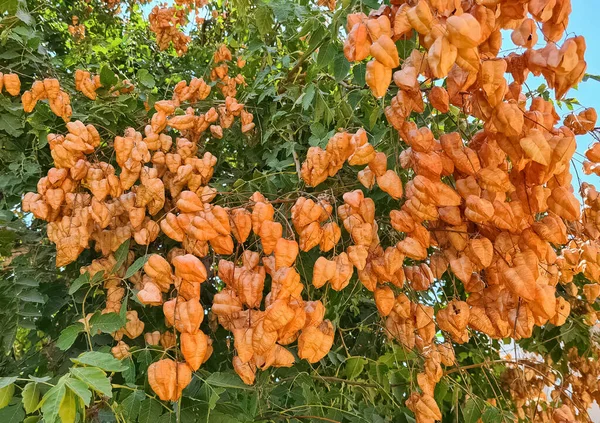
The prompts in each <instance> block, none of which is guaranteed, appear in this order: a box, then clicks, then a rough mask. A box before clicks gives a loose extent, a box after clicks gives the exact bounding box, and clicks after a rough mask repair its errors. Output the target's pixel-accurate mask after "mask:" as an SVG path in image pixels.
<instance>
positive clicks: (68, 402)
mask: <svg viewBox="0 0 600 423" xmlns="http://www.w3.org/2000/svg"><path fill="white" fill-rule="evenodd" d="M58 415H59V417H60V420H61V422H62V423H75V416H76V415H77V403H76V402H75V395H74V394H73V392H72V391H71V390H70V389H67V390H66V392H65V396H64V397H63V400H62V401H61V403H60V407H59V409H58Z"/></svg>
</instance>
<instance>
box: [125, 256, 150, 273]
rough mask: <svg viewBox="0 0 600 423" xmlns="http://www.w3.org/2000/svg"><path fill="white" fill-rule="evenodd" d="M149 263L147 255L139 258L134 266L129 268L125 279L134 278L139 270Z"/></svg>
mask: <svg viewBox="0 0 600 423" xmlns="http://www.w3.org/2000/svg"><path fill="white" fill-rule="evenodd" d="M147 261H148V255H147V254H146V255H144V256H142V257H140V258H138V259H137V260H136V261H134V262H133V264H132V265H131V266H129V268H128V269H127V271H126V272H125V276H124V278H125V279H129V278H130V277H132V276H133V275H134V274H135V273H136V272H137V271H138V270H140V269H141V268H142V267H143V266H144V264H146V262H147Z"/></svg>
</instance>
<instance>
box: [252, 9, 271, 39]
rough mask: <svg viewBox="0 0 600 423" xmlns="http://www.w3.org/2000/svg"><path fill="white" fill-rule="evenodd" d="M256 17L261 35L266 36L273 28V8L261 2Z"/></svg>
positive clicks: (255, 13)
mask: <svg viewBox="0 0 600 423" xmlns="http://www.w3.org/2000/svg"><path fill="white" fill-rule="evenodd" d="M254 19H255V22H256V28H257V29H258V32H259V33H260V35H263V36H264V35H265V34H267V33H269V32H270V31H271V29H272V28H273V14H272V13H271V9H270V8H269V7H268V6H266V5H264V4H261V5H259V6H258V7H257V8H256V11H255V12H254Z"/></svg>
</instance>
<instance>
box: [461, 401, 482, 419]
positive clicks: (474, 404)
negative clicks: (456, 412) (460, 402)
mask: <svg viewBox="0 0 600 423" xmlns="http://www.w3.org/2000/svg"><path fill="white" fill-rule="evenodd" d="M484 407H485V404H483V401H481V400H478V399H476V398H469V399H467V402H466V403H465V406H464V407H463V409H462V413H463V418H464V422H465V423H477V420H479V418H480V417H481V413H482V412H483V408H484Z"/></svg>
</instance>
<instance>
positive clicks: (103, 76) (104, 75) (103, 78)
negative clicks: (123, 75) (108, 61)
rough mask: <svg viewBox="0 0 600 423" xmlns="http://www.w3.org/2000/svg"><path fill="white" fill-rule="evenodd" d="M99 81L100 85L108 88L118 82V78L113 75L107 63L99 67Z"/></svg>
mask: <svg viewBox="0 0 600 423" xmlns="http://www.w3.org/2000/svg"><path fill="white" fill-rule="evenodd" d="M100 82H101V83H102V86H104V87H106V88H110V87H112V86H113V85H115V84H116V83H117V82H119V80H118V79H117V77H116V76H115V73H114V72H113V71H112V70H110V68H109V67H108V66H107V65H104V66H102V68H101V69H100Z"/></svg>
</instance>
